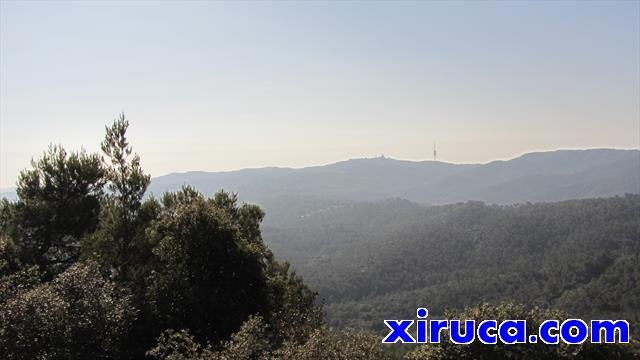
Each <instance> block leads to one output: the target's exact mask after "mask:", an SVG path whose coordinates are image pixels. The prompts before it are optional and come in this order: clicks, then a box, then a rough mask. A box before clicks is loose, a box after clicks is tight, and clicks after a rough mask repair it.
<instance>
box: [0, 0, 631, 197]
mask: <svg viewBox="0 0 640 360" xmlns="http://www.w3.org/2000/svg"><path fill="white" fill-rule="evenodd" d="M0 6H1V8H0V20H1V23H0V71H1V74H0V152H1V154H0V187H2V188H6V187H12V186H13V185H14V182H15V179H16V177H17V173H18V171H19V170H20V169H23V168H25V167H28V165H29V160H30V159H31V157H33V156H38V155H39V154H40V153H41V151H42V150H44V149H45V148H46V147H47V145H48V144H49V143H51V142H53V143H61V144H63V145H65V146H66V147H67V148H70V149H73V148H78V147H80V146H84V147H85V148H86V149H87V150H90V151H96V150H97V149H98V144H99V142H100V140H101V138H102V135H103V130H104V125H105V124H107V123H109V122H110V121H111V120H112V119H113V118H114V117H115V116H116V115H117V114H118V113H119V112H120V111H125V112H126V114H127V116H128V117H129V119H130V120H131V122H132V126H131V130H130V138H131V141H132V142H133V145H134V147H135V150H136V151H137V152H138V153H139V154H140V155H141V157H142V163H143V166H144V167H145V169H146V170H148V171H149V172H150V173H151V174H152V175H154V176H158V175H163V174H166V173H169V172H173V171H185V170H212V171H213V170H229V169H237V168H243V167H258V166H267V165H274V166H294V167H299V166H305V165H312V164H322V163H328V162H333V161H337V160H342V159H347V158H351V157H362V156H373V155H376V154H382V153H384V154H385V155H387V156H393V157H398V158H405V159H425V158H430V157H431V151H432V146H433V145H432V144H433V142H434V141H436V142H437V143H438V149H439V153H440V158H441V159H442V160H445V161H452V162H486V161H490V160H493V159H505V158H511V157H514V156H517V155H519V154H522V153H524V152H528V151H532V150H549V149H556V148H586V147H617V148H638V147H640V103H639V102H640V100H639V98H640V19H639V16H640V7H639V6H640V5H639V2H637V1H627V2H612V1H608V2H601V3H598V2H551V1H540V2H523V1H519V2H450V3H439V2H422V3H419V2H393V3H383V2H349V3H347V2H322V3H320V2H316V3H313V2H304V3H302V2H300V3H294V2H282V3H267V2H249V3H224V2H168V1H163V2H152V1H144V2H106V1H105V2H98V1H93V2H53V1H46V2H25V1H22V2H9V1H2V2H1V5H0Z"/></svg>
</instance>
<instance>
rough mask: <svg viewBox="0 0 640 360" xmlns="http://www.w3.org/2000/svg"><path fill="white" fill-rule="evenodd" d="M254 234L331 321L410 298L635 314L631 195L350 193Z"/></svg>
mask: <svg viewBox="0 0 640 360" xmlns="http://www.w3.org/2000/svg"><path fill="white" fill-rule="evenodd" d="M265 239H266V241H267V242H268V243H269V244H270V245H271V246H272V247H273V248H274V249H275V251H276V252H277V253H278V254H281V255H282V256H285V257H286V258H287V259H289V260H291V262H292V263H293V264H294V265H295V267H296V268H297V269H299V271H300V272H301V274H302V275H303V276H304V278H305V280H306V281H307V282H308V283H309V284H310V285H312V286H313V287H314V288H315V289H317V290H318V291H319V293H320V296H321V297H322V298H323V299H324V300H325V301H326V303H327V306H326V308H327V311H328V315H329V319H330V321H331V324H332V325H335V326H345V325H348V326H356V327H365V328H371V329H375V330H382V329H383V327H384V324H381V323H380V321H379V319H385V318H389V317H391V316H393V315H394V314H401V313H409V312H410V311H411V309H415V308H416V307H419V306H429V308H430V309H432V313H434V314H435V313H437V312H438V311H440V313H442V311H444V310H445V309H447V308H450V309H463V308H464V307H465V306H470V305H474V304H477V303H481V302H487V301H488V302H496V301H505V300H510V301H516V302H518V303H522V304H527V305H531V306H536V305H537V306H542V307H551V308H557V309H561V310H564V311H566V312H568V313H570V314H571V315H573V316H579V317H583V318H589V319H591V318H598V317H621V318H625V319H628V320H629V321H631V322H632V324H636V325H637V324H639V323H640V266H639V265H638V264H640V195H632V194H629V195H626V196H622V197H613V198H603V199H589V200H571V201H563V202H557V203H539V204H523V205H514V206H496V205H493V206H491V205H485V204H483V203H480V202H467V203H459V204H453V205H445V206H437V207H429V208H424V207H421V206H419V205H417V204H414V203H411V202H409V201H406V200H400V199H396V200H388V201H384V202H377V203H358V204H352V205H345V206H341V207H333V208H331V209H329V210H327V211H324V212H317V213H314V214H313V215H312V216H306V217H304V218H301V219H299V220H298V223H297V224H296V225H292V226H291V227H289V228H273V227H268V228H266V229H265ZM299 239H304V242H301V241H299Z"/></svg>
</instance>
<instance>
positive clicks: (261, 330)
mask: <svg viewBox="0 0 640 360" xmlns="http://www.w3.org/2000/svg"><path fill="white" fill-rule="evenodd" d="M128 127H129V122H128V121H127V120H126V119H125V117H124V115H121V116H119V117H118V118H117V119H116V120H115V121H114V122H113V123H112V124H111V125H110V126H107V127H106V134H105V138H104V141H103V142H102V144H101V150H102V154H89V153H86V152H85V151H77V152H73V151H71V152H70V151H67V150H65V149H64V148H63V147H62V146H57V145H56V146H50V147H49V149H48V150H47V151H45V152H44V153H43V154H42V156H41V158H40V159H38V160H34V161H33V162H32V168H31V169H27V170H24V171H23V172H21V174H20V176H19V180H18V183H17V195H18V199H17V200H16V201H13V202H12V201H8V200H6V199H3V200H2V202H1V203H0V230H1V232H0V353H1V354H3V357H4V358H5V359H142V358H152V359H227V360H228V359H247V360H248V359H261V360H267V359H271V360H276V359H309V360H311V359H345V360H346V359H363V360H364V359H393V358H399V357H400V356H402V355H403V354H402V353H403V352H407V351H408V350H413V349H402V350H401V351H400V350H398V349H397V348H390V347H386V346H383V345H382V344H381V342H380V339H381V338H380V337H379V336H378V334H375V333H372V332H369V331H366V330H354V329H340V330H336V329H333V328H331V327H330V326H329V325H328V323H327V322H326V321H325V318H324V314H323V307H322V305H321V304H320V302H319V301H318V300H317V299H316V297H317V294H316V292H315V291H313V290H312V289H311V288H309V287H308V286H307V285H306V284H305V282H304V281H303V280H302V278H301V277H300V276H298V275H297V274H296V273H295V272H294V271H293V270H292V268H291V266H290V265H289V264H288V263H286V262H279V261H277V260H276V257H275V256H274V253H273V252H272V251H271V250H270V249H269V248H268V246H266V245H265V242H264V241H263V238H262V233H261V229H260V225H261V222H262V219H263V217H264V216H265V214H264V212H263V211H262V210H261V209H260V208H259V207H257V206H255V205H250V204H244V203H240V202H239V201H238V197H237V195H236V194H234V193H229V192H225V191H222V190H221V191H218V192H217V193H215V194H214V195H213V196H211V197H207V196H205V195H203V194H201V193H200V192H198V191H196V190H194V189H193V188H191V187H188V186H185V187H183V188H182V189H180V190H178V191H175V192H169V193H165V194H163V195H162V196H160V197H159V198H156V197H154V196H146V190H147V188H148V186H149V183H150V179H151V178H150V175H149V174H146V173H145V172H144V170H143V168H142V165H141V160H140V158H139V156H138V155H137V154H135V153H134V152H133V148H132V146H131V145H130V144H129V140H128V138H127V129H128ZM470 216H472V215H470ZM461 221H462V219H461ZM470 221H471V220H470ZM452 235H455V236H458V235H459V234H452ZM442 236H444V235H442ZM452 239H453V240H451V241H459V240H457V239H458V238H456V237H454V238H452ZM461 245H462V244H461ZM603 261H604V262H605V263H607V264H608V263H609V262H610V261H613V259H609V258H605V259H604V260H603ZM621 271H626V270H624V268H623V270H621ZM365 280H366V279H365ZM389 281H391V280H389ZM331 286H333V285H331ZM349 286H351V285H349ZM343 288H344V286H343V285H340V288H336V289H335V291H334V294H335V295H332V296H339V294H341V291H343V290H342V289H343ZM362 291H365V290H357V291H356V292H354V294H353V295H350V296H352V297H353V298H354V299H355V298H358V297H361V296H362V295H363V293H362ZM466 311H467V312H469V314H470V316H471V315H473V316H484V315H487V316H494V314H495V313H499V314H505V313H506V314H508V315H516V314H518V315H522V316H525V317H527V316H528V317H531V318H534V317H535V316H538V315H539V313H537V312H535V311H537V310H535V309H534V310H525V309H524V308H520V307H518V306H516V305H513V304H508V303H505V304H497V305H484V307H479V308H475V310H474V308H468V309H467V310H466ZM527 311H534V312H527ZM538 318H539V316H538ZM381 320H382V318H381V319H380V321H381ZM536 349H537V350H536ZM536 349H533V350H526V351H525V350H523V349H520V350H518V351H519V352H516V353H518V354H522V356H521V357H520V358H531V359H533V358H538V356H539V355H540V354H544V355H545V356H547V357H546V358H550V359H556V358H557V359H565V358H566V359H569V358H571V359H573V358H576V357H579V356H583V358H589V356H591V355H589V354H596V353H597V354H607V356H610V358H625V357H626V356H632V355H631V354H632V352H631V351H632V350H631V349H630V348H629V347H618V346H608V347H606V348H601V347H596V350H593V349H592V348H591V347H584V349H583V347H576V348H571V349H570V350H571V351H567V349H565V348H560V347H551V348H543V347H540V348H536ZM513 351H514V348H509V349H505V348H499V349H494V350H493V352H491V353H490V355H487V356H489V357H487V358H490V357H491V356H505V355H506V354H510V353H513ZM479 353H483V350H482V349H478V348H467V349H461V348H456V347H451V346H447V345H446V344H442V345H440V346H439V347H437V348H433V349H422V348H418V349H415V350H413V351H411V352H409V353H408V354H406V356H407V357H408V358H410V359H445V358H478V357H475V356H476V355H477V354H479ZM474 354H475V355H474ZM483 356H484V355H483ZM585 356H586V357H585Z"/></svg>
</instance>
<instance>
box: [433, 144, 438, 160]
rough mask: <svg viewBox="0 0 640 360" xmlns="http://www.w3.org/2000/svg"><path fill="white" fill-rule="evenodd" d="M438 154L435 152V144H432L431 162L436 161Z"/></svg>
mask: <svg viewBox="0 0 640 360" xmlns="http://www.w3.org/2000/svg"><path fill="white" fill-rule="evenodd" d="M437 156H438V152H437V151H436V143H435V142H434V143H433V161H436V159H437Z"/></svg>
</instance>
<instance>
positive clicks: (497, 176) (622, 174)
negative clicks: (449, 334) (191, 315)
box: [150, 149, 640, 222]
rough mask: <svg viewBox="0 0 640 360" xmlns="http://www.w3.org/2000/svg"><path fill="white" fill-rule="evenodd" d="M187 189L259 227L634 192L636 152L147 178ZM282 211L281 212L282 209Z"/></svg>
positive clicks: (638, 183) (638, 177) (639, 154)
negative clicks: (395, 209)
mask: <svg viewBox="0 0 640 360" xmlns="http://www.w3.org/2000/svg"><path fill="white" fill-rule="evenodd" d="M184 184H188V185H191V186H193V187H195V188H196V189H198V190H200V191H202V192H203V193H205V194H212V193H214V192H215V191H217V190H219V189H225V190H227V191H234V192H237V193H238V194H239V196H240V198H241V200H243V201H247V202H252V203H257V204H259V205H261V206H263V207H264V208H265V209H266V210H267V222H270V221H276V222H278V221H280V220H285V219H284V218H281V217H286V216H290V215H296V216H301V215H304V214H306V213H310V212H313V211H318V210H321V209H324V208H327V207H330V206H337V205H339V204H342V203H344V202H354V201H377V200H384V199H388V198H396V197H399V198H404V199H407V200H410V201H413V202H416V203H419V204H423V205H438V204H446V203H454V202H459V201H467V200H480V201H484V202H486V203H495V204H513V203H523V202H542V201H560V200H567V199H581V198H593V197H608V196H613V195H622V194H625V193H640V151H639V150H615V149H589V150H558V151H551V152H533V153H528V154H525V155H522V156H520V157H517V158H514V159H511V160H507V161H493V162H490V163H487V164H452V163H446V162H440V161H405V160H395V159H391V158H385V157H378V158H363V159H354V160H347V161H342V162H337V163H334V164H329V165H324V166H313V167H306V168H301V169H292V168H276V167H269V168H259V169H244V170H238V171H230V172H202V171H193V172H186V173H173V174H169V175H165V176H160V177H156V178H154V179H153V181H152V184H151V187H150V192H151V193H153V194H155V195H159V194H161V193H162V192H165V191H172V190H177V189H179V188H180V187H181V186H182V185H184ZM284 204H286V205H287V206H286V210H285V209H284V207H283V205H284Z"/></svg>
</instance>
